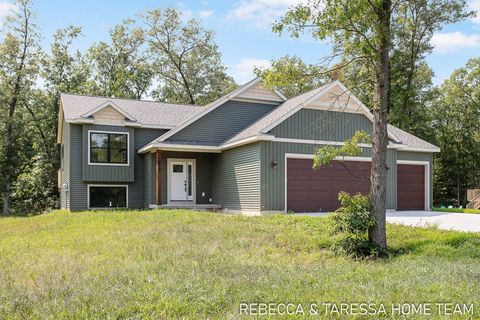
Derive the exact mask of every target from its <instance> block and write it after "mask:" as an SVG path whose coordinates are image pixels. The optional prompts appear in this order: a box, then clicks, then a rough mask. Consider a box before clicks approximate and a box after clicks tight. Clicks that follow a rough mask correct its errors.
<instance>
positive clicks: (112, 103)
mask: <svg viewBox="0 0 480 320" xmlns="http://www.w3.org/2000/svg"><path fill="white" fill-rule="evenodd" d="M106 107H112V108H114V109H115V110H117V111H118V112H119V113H120V114H122V115H123V116H124V117H125V118H127V119H128V120H130V121H137V119H135V118H134V117H133V116H131V115H130V114H129V113H128V112H126V111H125V110H123V109H122V108H120V107H119V106H118V105H117V104H116V103H115V102H113V101H112V100H107V101H105V102H104V103H102V104H101V105H99V106H98V107H96V108H95V109H92V110H90V111H88V112H86V113H84V114H82V115H81V117H82V118H88V117H90V116H92V115H93V114H95V113H97V112H98V111H100V110H102V109H103V108H106Z"/></svg>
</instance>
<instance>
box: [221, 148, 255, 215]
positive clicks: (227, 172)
mask: <svg viewBox="0 0 480 320" xmlns="http://www.w3.org/2000/svg"><path fill="white" fill-rule="evenodd" d="M260 151H261V147H260V144H259V143H254V144H249V145H245V146H241V147H237V148H234V149H229V150H225V151H223V152H222V153H221V154H218V155H215V156H214V161H213V171H212V173H213V179H212V194H213V202H214V203H219V204H221V205H222V207H223V209H227V210H242V211H260V172H261V171H260V163H261V159H260V155H261V152H260Z"/></svg>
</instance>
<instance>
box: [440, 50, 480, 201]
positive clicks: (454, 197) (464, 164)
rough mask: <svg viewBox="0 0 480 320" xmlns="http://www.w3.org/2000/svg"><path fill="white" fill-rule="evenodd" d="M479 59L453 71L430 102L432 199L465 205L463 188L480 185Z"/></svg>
mask: <svg viewBox="0 0 480 320" xmlns="http://www.w3.org/2000/svg"><path fill="white" fill-rule="evenodd" d="M479 84H480V58H476V59H471V60H469V61H468V62H467V64H466V65H465V67H462V68H460V69H457V70H455V71H454V72H453V73H452V75H451V76H450V78H449V79H447V80H445V82H443V83H442V85H441V86H440V87H439V89H438V91H439V96H438V99H437V100H436V101H435V103H433V104H432V117H433V120H434V121H433V123H434V129H435V130H434V131H435V133H436V140H437V141H436V142H437V144H438V145H439V147H440V148H441V152H440V153H439V154H438V156H437V157H436V158H435V165H434V170H435V175H434V177H435V185H434V186H435V188H434V195H435V199H437V201H438V202H439V204H454V205H459V206H460V205H465V204H466V189H468V188H478V187H480V171H479V168H480V157H479V156H478V155H479V154H480V121H479V118H480V86H479Z"/></svg>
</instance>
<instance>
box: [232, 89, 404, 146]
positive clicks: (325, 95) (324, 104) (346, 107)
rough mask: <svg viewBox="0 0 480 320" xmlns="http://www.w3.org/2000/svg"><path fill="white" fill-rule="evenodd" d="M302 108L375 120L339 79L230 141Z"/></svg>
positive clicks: (265, 130)
mask: <svg viewBox="0 0 480 320" xmlns="http://www.w3.org/2000/svg"><path fill="white" fill-rule="evenodd" d="M302 108H318V109H321V110H328V111H338V112H351V113H361V114H364V115H365V116H366V117H367V118H368V119H369V120H370V121H373V115H372V113H371V112H370V110H369V109H368V108H367V107H366V106H365V105H364V104H363V103H362V102H361V101H360V100H359V99H358V98H357V97H355V96H354V95H353V94H352V93H351V92H350V90H348V89H347V88H346V87H345V85H343V84H342V83H341V82H340V81H338V80H337V81H334V82H332V83H329V84H326V85H323V86H321V87H319V88H316V89H313V90H311V91H308V92H306V93H303V94H301V95H298V96H296V97H294V98H291V99H289V100H287V101H285V102H284V103H283V104H281V105H280V106H279V107H278V108H276V109H275V110H273V111H272V112H271V113H270V114H268V115H266V116H265V117H264V118H262V119H260V120H259V121H257V122H256V123H254V124H252V125H251V126H250V127H248V128H246V129H245V130H243V131H242V132H240V133H238V134H237V135H236V136H234V137H232V138H231V139H229V141H228V142H234V141H236V140H239V139H244V138H248V137H250V136H252V135H258V134H267V133H268V132H269V131H270V130H272V129H273V128H274V127H276V126H277V125H279V124H280V123H282V122H283V121H285V120H286V119H288V118H289V117H291V116H292V115H293V114H295V113H296V112H298V111H299V110H300V109H302ZM388 136H389V138H390V139H392V140H393V141H395V142H401V141H400V140H399V139H398V137H396V135H395V134H394V133H393V132H391V131H390V130H389V131H388Z"/></svg>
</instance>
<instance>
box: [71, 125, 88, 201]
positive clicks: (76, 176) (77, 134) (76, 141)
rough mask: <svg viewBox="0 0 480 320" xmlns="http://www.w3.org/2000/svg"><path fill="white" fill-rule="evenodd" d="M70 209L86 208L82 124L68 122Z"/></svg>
mask: <svg viewBox="0 0 480 320" xmlns="http://www.w3.org/2000/svg"><path fill="white" fill-rule="evenodd" d="M70 128H71V131H70V132H71V134H70V164H71V167H70V210H86V209H87V207H88V205H87V185H86V184H85V183H84V182H83V167H82V162H83V141H82V140H83V139H82V125H80V124H70Z"/></svg>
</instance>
